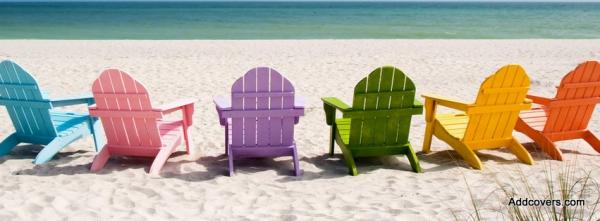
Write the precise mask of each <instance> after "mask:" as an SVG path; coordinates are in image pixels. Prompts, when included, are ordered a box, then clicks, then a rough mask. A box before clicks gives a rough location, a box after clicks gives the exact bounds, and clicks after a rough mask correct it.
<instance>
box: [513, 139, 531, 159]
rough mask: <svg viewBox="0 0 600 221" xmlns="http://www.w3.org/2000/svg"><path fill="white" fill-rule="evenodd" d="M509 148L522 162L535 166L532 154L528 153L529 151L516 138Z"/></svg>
mask: <svg viewBox="0 0 600 221" xmlns="http://www.w3.org/2000/svg"><path fill="white" fill-rule="evenodd" d="M508 148H509V149H510V150H511V151H512V152H513V153H514V154H515V155H516V156H517V158H519V160H521V162H523V163H526V164H529V165H533V158H531V154H529V152H527V149H525V147H523V145H521V143H519V141H518V140H517V139H515V138H512V139H511V141H510V144H509V145H508Z"/></svg>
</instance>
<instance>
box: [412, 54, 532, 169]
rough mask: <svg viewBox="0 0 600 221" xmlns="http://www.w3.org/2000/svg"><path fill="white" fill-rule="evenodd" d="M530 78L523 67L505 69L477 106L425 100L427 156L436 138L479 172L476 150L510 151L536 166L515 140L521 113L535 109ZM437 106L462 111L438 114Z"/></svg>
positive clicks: (490, 79)
mask: <svg viewBox="0 0 600 221" xmlns="http://www.w3.org/2000/svg"><path fill="white" fill-rule="evenodd" d="M528 89H529V77H528V76H527V74H526V73H525V70H523V68H522V67H521V66H520V65H516V64H511V65H506V66H504V67H502V68H501V69H500V70H498V71H497V72H496V73H495V74H494V75H492V76H490V77H488V78H487V79H486V80H485V81H484V82H483V83H482V84H481V87H480V89H479V94H478V95H477V99H476V101H475V103H473V104H467V103H464V102H460V101H457V100H453V99H449V98H444V97H440V96H435V95H422V96H423V97H424V98H425V120H426V122H427V126H426V128H425V139H424V141H423V152H424V153H428V152H429V151H430V146H431V138H432V136H433V135H435V136H436V137H437V138H439V139H440V140H443V141H445V142H446V143H448V144H449V145H450V146H452V148H454V149H455V150H456V152H458V154H460V155H461V156H462V158H463V159H464V160H465V161H467V163H468V164H469V165H470V166H472V167H473V168H475V169H482V166H483V165H482V164H481V160H479V157H477V155H475V152H474V151H476V150H481V149H493V148H500V147H508V148H509V149H510V150H511V151H512V152H513V153H514V154H515V155H516V156H517V158H519V160H521V161H523V162H524V163H527V164H533V159H532V158H531V155H529V152H527V150H526V149H525V148H524V147H523V146H522V145H521V144H520V143H519V141H517V140H516V139H515V138H513V136H512V131H513V129H514V128H515V124H516V123H517V118H518V117H519V111H521V110H528V109H530V108H531V101H530V100H529V99H526V98H525V96H526V94H527V91H528ZM437 105H441V106H445V107H449V108H452V109H456V110H459V111H462V112H460V113H451V114H437V115H436V113H435V112H436V108H437Z"/></svg>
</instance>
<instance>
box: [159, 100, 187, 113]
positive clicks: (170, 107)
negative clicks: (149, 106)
mask: <svg viewBox="0 0 600 221" xmlns="http://www.w3.org/2000/svg"><path fill="white" fill-rule="evenodd" d="M193 104H194V100H193V99H189V98H187V99H179V100H176V101H174V102H171V103H167V104H163V105H160V106H159V107H157V108H156V110H158V111H160V112H162V113H163V114H168V113H171V112H173V111H177V110H181V109H183V108H185V107H186V106H188V105H193Z"/></svg>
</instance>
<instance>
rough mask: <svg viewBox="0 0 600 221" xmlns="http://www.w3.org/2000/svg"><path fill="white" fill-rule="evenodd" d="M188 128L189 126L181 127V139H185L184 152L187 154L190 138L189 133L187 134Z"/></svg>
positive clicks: (188, 152)
mask: <svg viewBox="0 0 600 221" xmlns="http://www.w3.org/2000/svg"><path fill="white" fill-rule="evenodd" d="M188 128H189V127H184V128H183V140H184V141H185V152H186V153H187V154H188V155H189V154H190V145H191V144H190V143H191V139H190V134H189V131H188Z"/></svg>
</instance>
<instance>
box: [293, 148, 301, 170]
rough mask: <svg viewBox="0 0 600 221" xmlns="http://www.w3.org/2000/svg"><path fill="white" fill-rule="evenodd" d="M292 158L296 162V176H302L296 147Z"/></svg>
mask: <svg viewBox="0 0 600 221" xmlns="http://www.w3.org/2000/svg"><path fill="white" fill-rule="evenodd" d="M292 158H293V160H294V175H295V176H300V161H299V159H298V151H297V149H296V147H295V146H294V149H293V155H292Z"/></svg>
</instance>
